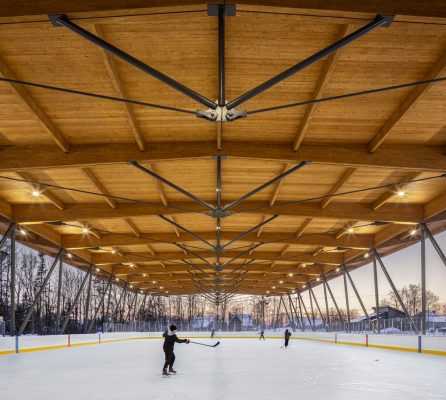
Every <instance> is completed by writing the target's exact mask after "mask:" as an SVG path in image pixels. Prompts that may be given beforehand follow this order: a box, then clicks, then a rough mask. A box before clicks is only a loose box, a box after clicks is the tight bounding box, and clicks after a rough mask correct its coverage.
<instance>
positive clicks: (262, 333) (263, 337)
mask: <svg viewBox="0 0 446 400" xmlns="http://www.w3.org/2000/svg"><path fill="white" fill-rule="evenodd" d="M260 339H263V340H265V331H264V330H263V329H262V330H261V331H260V337H259V340H260Z"/></svg>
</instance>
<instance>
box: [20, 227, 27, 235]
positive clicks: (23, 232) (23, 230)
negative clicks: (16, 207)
mask: <svg viewBox="0 0 446 400" xmlns="http://www.w3.org/2000/svg"><path fill="white" fill-rule="evenodd" d="M19 231H20V233H21V234H22V235H23V236H26V231H25V229H23V228H20V229H19Z"/></svg>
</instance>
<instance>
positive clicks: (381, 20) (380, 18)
mask: <svg viewBox="0 0 446 400" xmlns="http://www.w3.org/2000/svg"><path fill="white" fill-rule="evenodd" d="M392 19H393V17H391V16H387V15H377V16H376V18H375V19H374V20H373V21H372V22H370V23H368V24H367V25H365V26H363V27H361V28H360V29H358V30H356V31H355V32H353V33H351V34H349V35H347V36H345V37H344V38H342V39H340V40H338V41H337V42H335V43H333V44H332V45H330V46H328V47H326V48H325V49H323V50H321V51H319V52H317V53H316V54H313V55H312V56H310V57H308V58H306V59H305V60H303V61H301V62H299V63H297V64H296V65H294V66H292V67H290V68H288V69H287V70H285V71H283V72H281V73H280V74H278V75H276V76H274V77H273V78H271V79H269V80H267V81H266V82H264V83H262V84H260V85H259V86H257V87H255V88H253V89H251V90H249V91H248V92H246V93H244V94H242V95H241V96H239V97H237V98H236V99H234V100H232V101H230V102H229V103H228V104H227V108H228V110H230V109H232V108H234V107H237V106H238V105H240V104H242V103H244V102H246V101H247V100H249V99H251V98H253V97H254V96H257V95H258V94H260V93H263V92H264V91H265V90H267V89H269V88H271V87H273V86H274V85H277V84H278V83H280V82H282V81H283V80H285V79H287V78H289V77H290V76H293V75H294V74H296V73H297V72H299V71H301V70H303V69H304V68H306V67H308V66H310V65H311V64H314V63H315V62H316V61H319V60H320V59H321V58H324V57H326V56H328V55H329V54H331V53H333V52H335V51H336V50H338V49H340V48H342V47H344V46H346V45H347V44H349V43H350V42H353V41H354V40H356V39H359V38H360V37H361V36H364V35H365V34H366V33H368V32H370V31H372V30H373V29H375V28H378V27H379V26H383V25H389V24H390V22H391V21H392Z"/></svg>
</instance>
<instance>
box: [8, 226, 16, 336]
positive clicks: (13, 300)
mask: <svg viewBox="0 0 446 400" xmlns="http://www.w3.org/2000/svg"><path fill="white" fill-rule="evenodd" d="M11 225H12V224H11ZM15 227H16V224H15V223H14V227H13V229H12V230H11V233H10V234H9V236H10V241H11V248H10V255H9V257H10V264H11V282H10V283H11V286H10V290H11V308H10V311H9V313H10V314H9V315H10V319H11V323H10V329H9V332H10V335H11V336H14V335H15V311H16V293H15V283H16V264H15V262H16V257H15Z"/></svg>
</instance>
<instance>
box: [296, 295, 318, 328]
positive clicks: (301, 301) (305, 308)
mask: <svg viewBox="0 0 446 400" xmlns="http://www.w3.org/2000/svg"><path fill="white" fill-rule="evenodd" d="M297 295H298V296H299V301H300V303H302V307H303V308H304V311H305V315H306V316H307V319H308V323H309V324H310V328H311V330H312V331H314V330H315V329H314V326H313V324H312V322H311V318H310V315H309V314H308V311H307V307H306V305H305V303H304V299H303V298H302V296H301V294H300V292H299V291H298V292H297Z"/></svg>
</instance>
